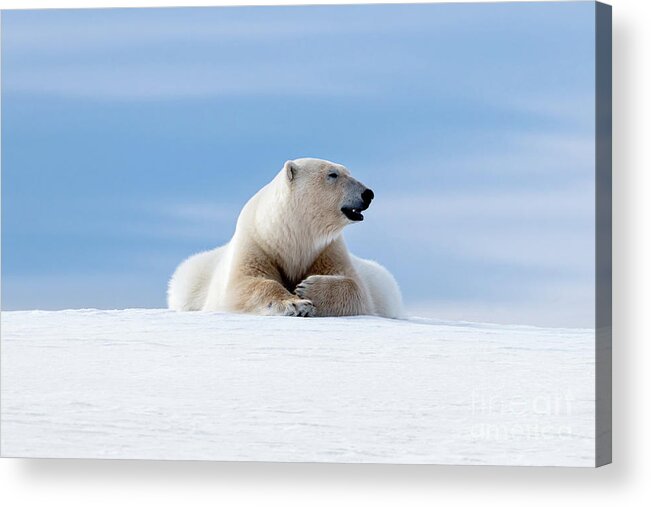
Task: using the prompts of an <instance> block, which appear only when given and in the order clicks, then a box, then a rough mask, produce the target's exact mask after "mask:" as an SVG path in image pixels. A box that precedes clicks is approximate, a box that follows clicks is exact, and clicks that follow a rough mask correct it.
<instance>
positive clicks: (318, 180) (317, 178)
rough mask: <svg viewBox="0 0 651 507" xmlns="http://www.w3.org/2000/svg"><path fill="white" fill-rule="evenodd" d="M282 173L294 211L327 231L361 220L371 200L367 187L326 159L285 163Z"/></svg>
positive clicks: (301, 159) (297, 160)
mask: <svg viewBox="0 0 651 507" xmlns="http://www.w3.org/2000/svg"><path fill="white" fill-rule="evenodd" d="M282 173H283V174H284V178H285V180H286V182H287V185H288V187H289V190H290V196H291V199H292V201H293V204H294V206H295V211H296V212H297V213H300V214H301V215H302V216H303V217H304V218H305V219H307V220H308V221H310V222H312V223H314V222H318V223H319V224H320V225H321V226H325V227H326V228H328V229H330V230H333V229H341V228H343V227H344V226H346V225H347V224H350V223H352V222H360V221H361V220H364V215H362V211H364V210H366V209H367V208H368V207H369V206H370V204H371V201H372V200H373V191H372V190H371V189H370V188H367V187H366V186H364V185H363V184H362V183H360V182H359V181H357V180H356V179H355V178H353V177H352V176H351V175H350V171H349V170H348V169H346V168H345V167H344V166H343V165H340V164H335V163H333V162H329V161H327V160H321V159H318V158H299V159H296V160H288V161H287V162H285V166H284V167H283V171H282Z"/></svg>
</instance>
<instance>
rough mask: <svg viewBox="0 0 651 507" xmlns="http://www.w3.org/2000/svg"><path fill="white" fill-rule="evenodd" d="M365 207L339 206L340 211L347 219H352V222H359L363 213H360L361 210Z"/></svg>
mask: <svg viewBox="0 0 651 507" xmlns="http://www.w3.org/2000/svg"><path fill="white" fill-rule="evenodd" d="M365 209H366V208H348V207H346V206H344V207H343V208H341V211H342V213H343V214H344V215H346V217H347V218H348V220H352V221H353V222H360V221H361V220H364V215H362V211H364V210H365Z"/></svg>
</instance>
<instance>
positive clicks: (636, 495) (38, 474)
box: [0, 0, 651, 507]
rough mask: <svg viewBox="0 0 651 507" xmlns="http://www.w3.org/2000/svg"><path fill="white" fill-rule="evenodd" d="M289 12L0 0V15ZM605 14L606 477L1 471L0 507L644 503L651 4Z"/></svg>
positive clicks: (628, 2) (533, 471) (483, 471)
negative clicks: (608, 78) (610, 96)
mask: <svg viewBox="0 0 651 507" xmlns="http://www.w3.org/2000/svg"><path fill="white" fill-rule="evenodd" d="M300 3H301V2H298V1H291V0H275V1H265V0H253V1H236V0H231V1H225V2H215V1H201V0H193V1H186V2H183V1H182V0H176V1H173V0H172V1H170V0H158V1H156V0H133V1H131V2H129V1H124V0H122V1H107V0H105V1H101V0H86V1H57V0H55V1H49V2H48V1H46V0H40V1H36V0H34V1H32V0H22V1H20V0H17V1H9V0H0V8H3V9H9V8H44V7H48V8H51V7H119V6H143V7H144V6H182V5H274V4H300ZM308 3H350V2H345V1H336V0H335V1H330V2H328V1H326V2H315V1H312V2H308ZM356 3H380V2H377V1H375V2H364V1H359V0H357V2H356ZM394 3H397V2H394ZM610 3H612V4H613V46H614V47H613V93H614V101H613V110H614V118H613V129H614V135H613V142H614V145H613V173H614V174H613V193H614V195H613V229H614V230H613V263H614V266H613V269H614V280H613V282H614V283H613V321H614V326H613V346H614V347H613V349H614V350H613V411H614V415H613V430H614V441H613V449H614V451H613V461H614V463H613V464H612V465H608V466H606V467H604V468H600V469H597V470H592V469H563V468H518V467H458V466H457V467H453V466H409V465H406V466H405V465H402V466H393V465H320V464H305V465H302V464H272V463H211V462H203V463H202V462H160V461H159V462H147V461H102V460H97V461H93V460H21V459H3V460H0V501H2V502H4V505H11V506H12V507H13V506H22V505H48V506H58V505H65V506H71V507H72V506H77V505H79V506H82V505H83V506H86V505H88V504H90V503H92V504H93V505H96V506H103V505H107V506H108V505H110V506H126V505H139V506H140V505H142V506H145V505H157V506H165V505H175V506H177V505H188V506H189V505H192V506H194V505H202V504H211V505H218V504H222V505H227V506H230V505H239V504H245V505H248V504H250V505H260V504H263V505H265V506H266V505H283V506H285V505H305V506H310V507H311V506H318V505H328V506H337V505H342V504H348V503H350V504H352V503H354V504H356V505H357V504H360V505H380V506H381V505H413V504H420V503H423V504H425V503H426V504H428V505H439V506H448V505H450V504H451V503H455V504H456V503H468V504H481V505H483V506H485V505H500V506H510V505H514V506H518V507H520V506H521V505H528V506H535V505H550V504H558V505H587V504H590V505H592V506H599V505H636V504H637V505H640V504H641V503H642V499H645V500H646V501H647V502H648V501H649V500H651V466H650V464H649V463H650V460H651V456H649V453H650V452H651V446H650V439H649V434H650V433H651V418H650V414H651V410H650V407H649V400H651V395H650V393H649V387H650V386H651V378H650V377H651V367H650V366H649V365H648V362H649V361H651V329H650V326H649V322H650V321H651V315H650V314H651V300H650V298H649V287H651V277H650V269H649V265H650V263H651V240H650V238H649V234H650V232H651V224H650V223H649V217H650V216H651V209H650V208H651V196H650V195H649V194H650V193H651V157H650V156H649V153H650V151H651V150H650V148H651V125H650V124H649V118H651V110H650V107H649V93H648V90H651V78H650V76H651V71H650V69H649V66H650V63H649V62H651V16H650V13H651V2H649V1H648V0H611V2H610Z"/></svg>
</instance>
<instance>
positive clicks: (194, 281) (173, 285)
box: [167, 245, 228, 311]
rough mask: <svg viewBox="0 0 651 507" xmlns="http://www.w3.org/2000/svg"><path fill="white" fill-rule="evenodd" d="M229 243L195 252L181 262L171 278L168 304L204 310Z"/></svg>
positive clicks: (186, 308) (179, 307) (178, 307)
mask: <svg viewBox="0 0 651 507" xmlns="http://www.w3.org/2000/svg"><path fill="white" fill-rule="evenodd" d="M227 246H228V245H224V246H221V247H219V248H215V249H213V250H208V251H206V252H201V253H198V254H195V255H193V256H191V257H189V258H187V259H186V260H185V261H183V262H182V263H181V265H180V266H179V267H178V268H177V269H176V271H175V272H174V275H173V276H172V279H171V280H170V283H169V287H168V290H167V306H168V308H170V309H171V310H177V311H193V310H203V308H204V305H205V303H206V299H207V298H208V291H209V288H210V285H211V281H212V278H213V276H214V274H215V269H216V267H217V264H218V263H219V261H220V260H221V259H222V257H223V256H224V252H225V250H226V247H227Z"/></svg>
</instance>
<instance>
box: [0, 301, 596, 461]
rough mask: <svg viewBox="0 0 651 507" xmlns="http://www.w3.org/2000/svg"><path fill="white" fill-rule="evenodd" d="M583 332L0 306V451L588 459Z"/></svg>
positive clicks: (590, 429)
mask: <svg viewBox="0 0 651 507" xmlns="http://www.w3.org/2000/svg"><path fill="white" fill-rule="evenodd" d="M594 338H595V336H594V331H593V330H581V329H544V328H535V327H524V326H503V325H491V324H473V323H463V322H445V321H437V320H431V319H415V318H414V319H411V320H409V321H396V320H388V319H381V318H375V317H352V318H337V319H334V318H329V319H315V318H312V319H302V318H289V317H254V316H246V315H229V314H217V313H212V314H205V313H174V312H170V311H167V310H115V311H103V310H65V311H53V312H46V311H16V312H3V313H2V391H1V392H2V400H1V401H2V427H1V428H2V440H1V446H2V448H1V449H2V455H3V456H25V457H66V458H67V457H78V458H82V457H83V458H148V459H193V460H194V459H196V460H233V461H239V460H247V461H249V460H256V461H325V462H374V463H448V464H512V465H516V464H519V465H572V466H593V465H594V459H595V456H594V455H595V441H594V437H595V424H594V419H595V410H594V398H595V391H594V378H595V377H594V376H595V358H594Z"/></svg>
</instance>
